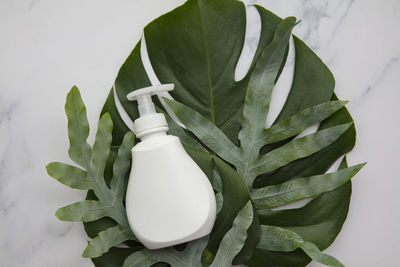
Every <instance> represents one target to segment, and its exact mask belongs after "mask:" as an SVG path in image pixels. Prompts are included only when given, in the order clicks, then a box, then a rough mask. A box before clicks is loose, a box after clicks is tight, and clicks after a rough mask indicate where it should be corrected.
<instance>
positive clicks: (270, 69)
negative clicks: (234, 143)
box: [239, 17, 296, 180]
mask: <svg viewBox="0 0 400 267" xmlns="http://www.w3.org/2000/svg"><path fill="white" fill-rule="evenodd" d="M295 25H296V19H295V18H293V17H290V18H286V19H284V20H283V21H282V22H281V23H280V24H279V25H278V28H277V29H276V32H275V36H274V39H273V40H272V42H271V43H270V44H269V45H268V46H267V47H266V48H265V49H264V51H263V52H262V55H261V56H260V58H259V59H258V60H257V63H256V66H255V69H254V71H253V73H252V74H251V77H250V81H249V85H248V88H247V93H246V97H245V100H244V108H243V121H242V130H241V132H240V134H239V140H240V144H241V147H242V150H243V153H244V154H246V155H247V156H248V157H249V159H250V160H251V157H252V156H253V155H254V154H256V153H258V150H259V149H260V147H254V146H255V145H257V143H258V140H260V139H262V138H263V137H264V129H265V122H266V119H267V114H268V110H269V103H270V100H271V94H272V89H273V87H274V85H275V81H276V79H277V77H278V73H279V69H280V66H281V64H282V62H283V60H284V57H285V53H286V49H287V47H288V44H289V38H290V36H291V33H292V29H293V27H294V26H295ZM253 151H254V152H253ZM252 152H253V153H252ZM245 178H246V180H247V177H245Z"/></svg>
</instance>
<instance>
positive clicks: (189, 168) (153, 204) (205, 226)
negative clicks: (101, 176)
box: [126, 133, 216, 249]
mask: <svg viewBox="0 0 400 267" xmlns="http://www.w3.org/2000/svg"><path fill="white" fill-rule="evenodd" d="M126 210H127V216H128V221H129V224H130V226H131V228H132V231H133V232H134V234H135V236H136V237H137V238H138V239H139V241H141V242H142V243H143V244H144V245H145V246H146V247H147V248H149V249H157V248H162V247H167V246H172V245H176V244H180V243H184V242H187V241H190V240H194V239H197V238H200V237H202V236H205V235H207V234H209V233H210V232H211V230H212V227H213V224H214V221H215V217H216V202H215V196H214V192H213V190H212V187H211V184H210V182H209V180H208V178H207V176H206V175H205V174H204V173H203V171H202V170H201V169H200V167H199V166H197V164H196V163H195V162H194V161H193V159H192V158H191V157H190V156H189V155H188V154H187V153H186V151H185V150H184V148H183V146H182V144H181V142H180V140H179V138H178V137H176V136H173V135H165V133H164V134H153V135H152V136H151V135H150V136H146V138H142V141H141V142H140V143H138V144H137V145H136V146H135V147H133V148H132V170H131V174H130V179H129V183H128V189H127V195H126Z"/></svg>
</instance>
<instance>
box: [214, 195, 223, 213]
mask: <svg viewBox="0 0 400 267" xmlns="http://www.w3.org/2000/svg"><path fill="white" fill-rule="evenodd" d="M215 201H216V202H217V214H218V213H219V212H220V211H221V209H222V205H223V203H224V196H223V195H222V193H217V194H216V195H215Z"/></svg>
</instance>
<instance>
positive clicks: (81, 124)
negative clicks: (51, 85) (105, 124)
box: [65, 86, 92, 168]
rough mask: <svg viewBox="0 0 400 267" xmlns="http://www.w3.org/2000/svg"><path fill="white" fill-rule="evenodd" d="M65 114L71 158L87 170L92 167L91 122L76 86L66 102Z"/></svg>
mask: <svg viewBox="0 0 400 267" xmlns="http://www.w3.org/2000/svg"><path fill="white" fill-rule="evenodd" d="M65 113H66V114H67V118H68V137H69V143H70V147H69V150H68V154H69V157H70V158H71V159H72V160H73V161H74V162H76V163H77V164H79V165H80V166H82V167H84V168H87V167H89V165H90V159H91V156H92V150H91V148H90V146H89V144H88V143H87V142H86V139H87V138H88V136H89V122H88V120H87V116H86V107H85V104H84V103H83V101H82V98H81V94H80V92H79V90H78V88H77V87H76V86H74V87H72V89H71V90H70V91H69V93H68V95H67V101H66V102H65Z"/></svg>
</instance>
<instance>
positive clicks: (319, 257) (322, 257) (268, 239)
mask: <svg viewBox="0 0 400 267" xmlns="http://www.w3.org/2000/svg"><path fill="white" fill-rule="evenodd" d="M261 231H262V234H261V239H260V242H259V244H258V248H261V249H267V250H271V251H293V250H295V249H296V248H301V249H302V250H303V251H304V252H305V253H306V254H307V255H308V256H309V257H310V258H311V259H313V260H315V261H317V262H319V263H322V264H324V265H327V266H333V267H344V265H343V264H342V263H341V262H339V261H338V260H337V259H335V258H334V257H332V256H329V255H327V254H323V253H322V252H321V251H320V250H319V249H318V247H317V246H316V245H314V244H313V243H311V242H306V241H304V240H303V239H302V238H301V237H300V236H299V235H298V234H296V233H295V232H293V231H290V230H287V229H284V228H281V227H276V226H268V225H262V226H261Z"/></svg>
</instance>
